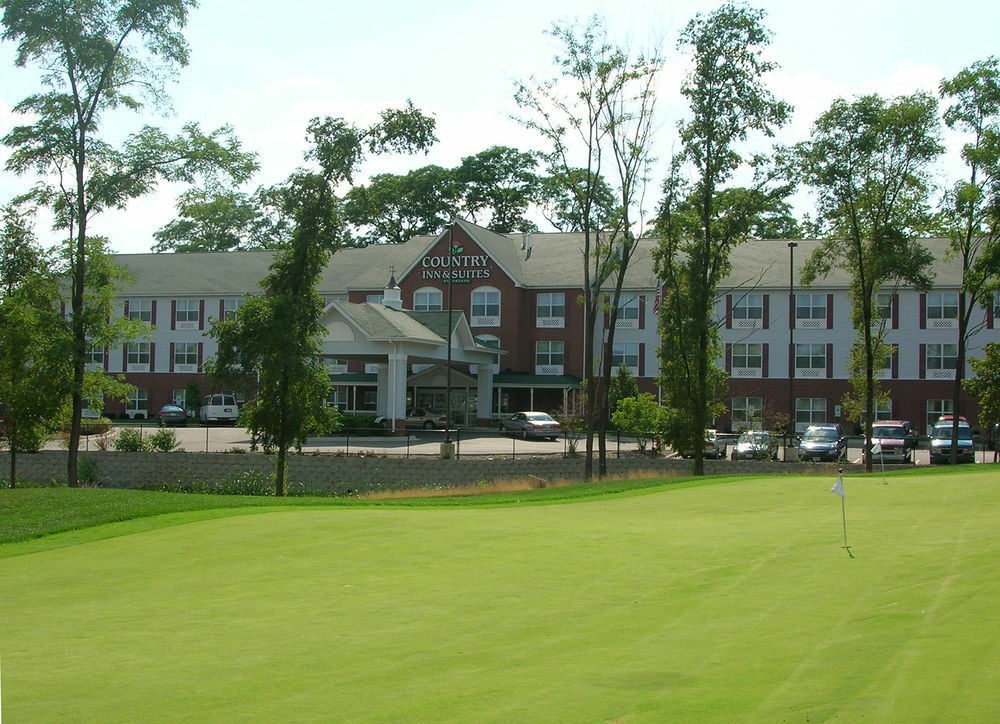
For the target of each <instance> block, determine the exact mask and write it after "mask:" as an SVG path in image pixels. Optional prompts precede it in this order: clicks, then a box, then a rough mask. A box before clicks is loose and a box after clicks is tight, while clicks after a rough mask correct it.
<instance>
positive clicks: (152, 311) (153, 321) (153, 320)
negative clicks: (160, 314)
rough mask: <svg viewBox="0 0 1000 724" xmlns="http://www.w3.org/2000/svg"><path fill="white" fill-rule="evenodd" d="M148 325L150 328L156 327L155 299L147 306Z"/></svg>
mask: <svg viewBox="0 0 1000 724" xmlns="http://www.w3.org/2000/svg"><path fill="white" fill-rule="evenodd" d="M149 324H150V326H151V327H155V326H156V300H155V299H154V300H153V303H152V304H150V305H149Z"/></svg>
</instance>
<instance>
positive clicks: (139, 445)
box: [115, 427, 151, 452]
mask: <svg viewBox="0 0 1000 724" xmlns="http://www.w3.org/2000/svg"><path fill="white" fill-rule="evenodd" d="M150 449H151V448H150V444H149V441H148V440H144V439H143V438H142V428H139V427H123V428H122V429H121V430H119V431H118V437H117V438H115V450H117V451H118V452H149V450H150Z"/></svg>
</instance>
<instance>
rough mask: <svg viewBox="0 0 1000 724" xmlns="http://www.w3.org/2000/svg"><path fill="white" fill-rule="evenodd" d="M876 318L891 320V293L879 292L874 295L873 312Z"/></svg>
mask: <svg viewBox="0 0 1000 724" xmlns="http://www.w3.org/2000/svg"><path fill="white" fill-rule="evenodd" d="M874 317H875V319H876V320H879V319H884V320H886V321H887V322H890V321H891V320H892V295H891V294H889V293H887V292H886V293H883V292H879V293H878V294H876V295H875V314H874Z"/></svg>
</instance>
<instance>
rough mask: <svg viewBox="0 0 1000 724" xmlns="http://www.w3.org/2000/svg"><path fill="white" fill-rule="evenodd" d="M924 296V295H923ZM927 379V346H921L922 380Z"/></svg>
mask: <svg viewBox="0 0 1000 724" xmlns="http://www.w3.org/2000/svg"><path fill="white" fill-rule="evenodd" d="M921 296H923V295H921ZM926 378H927V345H926V344H922V345H920V379H922V380H923V379H926Z"/></svg>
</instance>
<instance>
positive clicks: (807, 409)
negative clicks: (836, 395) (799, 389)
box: [795, 397, 826, 430]
mask: <svg viewBox="0 0 1000 724" xmlns="http://www.w3.org/2000/svg"><path fill="white" fill-rule="evenodd" d="M821 422H826V398H825V397H797V398H796V399H795V429H796V430H805V429H806V428H807V427H809V426H810V425H817V424H819V423H821Z"/></svg>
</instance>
